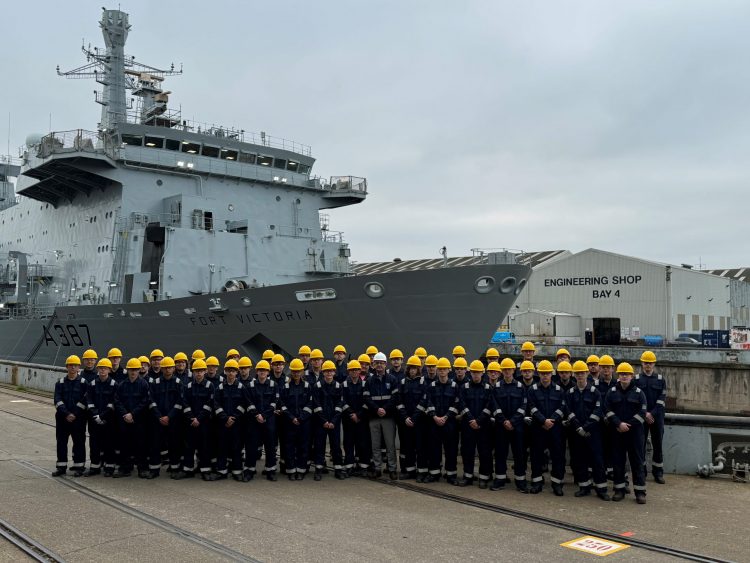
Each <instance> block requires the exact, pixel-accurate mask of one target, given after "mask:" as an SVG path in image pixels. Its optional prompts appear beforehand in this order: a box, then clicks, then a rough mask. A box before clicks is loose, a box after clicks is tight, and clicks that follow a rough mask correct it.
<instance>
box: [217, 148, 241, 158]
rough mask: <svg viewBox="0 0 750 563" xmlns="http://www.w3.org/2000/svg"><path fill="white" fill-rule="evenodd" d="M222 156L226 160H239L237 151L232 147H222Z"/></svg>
mask: <svg viewBox="0 0 750 563" xmlns="http://www.w3.org/2000/svg"><path fill="white" fill-rule="evenodd" d="M220 157H221V158H223V159H224V160H237V151H234V150H232V149H221V155H220Z"/></svg>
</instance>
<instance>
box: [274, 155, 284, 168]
mask: <svg viewBox="0 0 750 563" xmlns="http://www.w3.org/2000/svg"><path fill="white" fill-rule="evenodd" d="M273 167H274V168H278V169H280V170H286V159H285V158H277V159H276V160H275V161H274V163H273Z"/></svg>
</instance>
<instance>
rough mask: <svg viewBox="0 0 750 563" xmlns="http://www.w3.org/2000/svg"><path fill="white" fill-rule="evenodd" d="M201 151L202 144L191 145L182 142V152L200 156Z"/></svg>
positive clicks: (187, 142)
mask: <svg viewBox="0 0 750 563" xmlns="http://www.w3.org/2000/svg"><path fill="white" fill-rule="evenodd" d="M200 150H201V145H200V143H191V142H190V141H182V152H187V153H190V154H198V153H199V152H200Z"/></svg>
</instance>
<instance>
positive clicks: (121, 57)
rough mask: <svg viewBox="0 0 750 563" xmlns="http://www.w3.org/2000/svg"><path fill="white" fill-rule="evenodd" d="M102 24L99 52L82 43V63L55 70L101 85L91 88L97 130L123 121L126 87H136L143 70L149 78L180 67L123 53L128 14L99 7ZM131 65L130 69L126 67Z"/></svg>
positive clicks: (126, 105) (58, 72)
mask: <svg viewBox="0 0 750 563" xmlns="http://www.w3.org/2000/svg"><path fill="white" fill-rule="evenodd" d="M99 27H101V28H102V35H103V36H104V43H105V45H106V49H105V50H104V52H101V51H100V49H99V48H98V47H94V48H93V49H91V47H88V48H87V47H82V50H83V53H84V54H85V55H86V61H87V62H86V64H85V65H83V66H80V67H78V68H75V69H73V70H69V71H67V72H60V67H59V66H58V67H57V74H58V75H60V76H63V77H65V78H79V79H80V78H94V79H95V80H96V81H97V82H98V83H99V84H101V85H102V86H103V88H102V91H101V92H98V91H97V92H95V99H96V102H97V103H99V104H101V105H102V119H101V122H100V123H99V126H98V128H99V131H110V130H113V129H115V128H116V127H117V124H118V123H126V122H127V111H128V109H130V107H129V106H128V103H127V93H126V90H136V89H138V88H139V86H140V85H139V80H138V77H139V76H140V75H142V74H143V73H147V75H149V76H150V77H151V78H152V79H154V78H155V79H157V80H159V79H163V78H164V77H166V76H172V75H177V74H182V69H180V70H175V69H174V64H173V65H172V66H171V68H170V69H169V70H161V69H158V68H155V67H152V66H149V65H145V64H143V63H140V62H138V63H137V62H136V61H135V57H132V56H127V55H125V42H126V41H127V38H128V32H129V31H130V24H129V23H128V14H126V13H125V12H121V11H120V10H103V13H102V19H101V21H100V22H99ZM126 69H133V70H126Z"/></svg>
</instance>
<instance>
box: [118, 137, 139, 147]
mask: <svg viewBox="0 0 750 563" xmlns="http://www.w3.org/2000/svg"><path fill="white" fill-rule="evenodd" d="M120 138H121V139H122V144H123V146H125V145H130V146H133V147H140V146H143V137H141V136H140V135H122V136H121V137H120Z"/></svg>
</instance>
